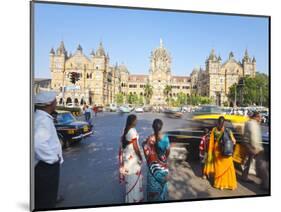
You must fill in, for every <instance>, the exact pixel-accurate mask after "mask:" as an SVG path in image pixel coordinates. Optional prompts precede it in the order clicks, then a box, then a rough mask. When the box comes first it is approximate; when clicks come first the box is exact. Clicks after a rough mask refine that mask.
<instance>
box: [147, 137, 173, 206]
mask: <svg viewBox="0 0 281 212" xmlns="http://www.w3.org/2000/svg"><path fill="white" fill-rule="evenodd" d="M143 148H144V153H145V156H146V161H147V165H148V173H147V200H148V201H163V200H167V199H168V182H167V179H166V177H167V175H168V173H169V170H168V164H167V157H168V154H169V148H170V144H169V138H168V136H166V135H164V136H163V138H162V139H161V140H160V141H158V142H157V143H156V141H155V138H154V136H150V137H149V138H148V139H147V140H146V141H145V142H144V144H143Z"/></svg>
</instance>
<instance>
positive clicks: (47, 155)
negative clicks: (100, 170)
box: [34, 91, 63, 209]
mask: <svg viewBox="0 0 281 212" xmlns="http://www.w3.org/2000/svg"><path fill="white" fill-rule="evenodd" d="M34 103H35V109H36V110H35V113H34V156H35V158H34V162H35V208H36V209H51V208H54V207H55V204H56V200H57V193H58V185H59V173H60V164H62V163H63V157H62V147H61V144H60V141H59V138H58V135H57V132H56V129H55V126H54V119H53V117H52V116H51V114H52V113H53V112H54V111H55V108H56V104H57V101H56V93H55V92H52V91H44V92H41V93H39V94H37V95H36V96H35V100H34Z"/></svg>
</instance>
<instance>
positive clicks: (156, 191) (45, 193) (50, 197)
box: [34, 91, 269, 209]
mask: <svg viewBox="0 0 281 212" xmlns="http://www.w3.org/2000/svg"><path fill="white" fill-rule="evenodd" d="M34 102H35V113H34V156H35V161H34V167H35V172H34V178H35V208H36V209H46V208H54V207H55V205H56V203H57V201H58V184H59V173H60V165H61V164H62V163H63V156H62V147H61V144H60V141H59V138H58V136H57V133H56V129H55V126H54V118H53V117H52V115H51V114H52V113H53V112H54V111H55V108H56V104H57V102H56V93H55V92H51V91H45V92H41V93H39V94H37V95H36V96H35V100H34ZM83 111H84V115H85V119H86V120H87V121H89V120H90V119H91V113H92V112H91V111H92V109H90V108H89V106H87V105H85V108H84V109H83ZM94 111H97V108H96V110H94ZM260 119H261V118H260V114H259V113H258V112H254V113H253V114H252V115H251V119H250V120H249V121H248V122H247V123H246V125H245V130H244V131H245V133H244V137H243V144H244V145H245V148H246V149H247V160H246V163H245V165H244V170H243V174H242V179H243V180H244V181H245V182H250V180H249V178H248V175H249V167H250V164H251V162H252V161H253V160H254V159H255V161H256V163H255V164H256V165H255V169H256V172H257V176H259V177H260V179H261V187H262V188H263V189H269V171H268V163H267V161H266V160H265V159H264V153H263V146H262V136H261V127H260ZM163 125H164V123H163V121H162V120H160V119H155V120H154V121H153V123H152V132H153V133H152V134H151V135H150V136H148V137H147V139H145V141H144V142H142V144H141V145H140V141H139V134H138V132H137V130H136V126H137V116H136V115H134V114H130V115H128V117H127V120H126V125H125V127H124V131H123V134H122V135H121V139H120V148H119V182H120V183H124V185H125V191H126V192H125V196H124V201H125V202H126V203H137V202H143V201H145V200H147V201H151V202H155V201H165V200H167V199H168V182H169V179H170V178H171V176H170V174H169V168H168V157H169V154H170V141H169V137H168V135H167V134H165V133H163V132H162V128H163ZM235 143H236V139H235V137H234V135H233V133H232V131H231V130H230V129H228V128H227V127H225V119H224V117H223V116H221V117H219V119H218V121H217V126H214V127H213V129H212V130H211V131H210V132H209V131H208V130H206V131H205V133H204V136H203V137H202V140H201V143H200V147H199V148H200V158H201V163H202V177H203V178H205V179H206V178H207V179H208V180H210V182H211V183H212V185H213V187H214V188H217V189H230V190H234V189H236V188H237V178H236V172H235V168H234V163H233V157H232V154H233V149H234V145H235ZM144 167H147V183H146V186H144V183H143V171H142V170H143V168H144ZM145 191H146V192H145ZM145 194H147V196H146V197H145V196H144V195H145Z"/></svg>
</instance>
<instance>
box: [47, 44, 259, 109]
mask: <svg viewBox="0 0 281 212" xmlns="http://www.w3.org/2000/svg"><path fill="white" fill-rule="evenodd" d="M171 63H172V59H171V55H170V53H169V52H168V50H167V49H166V48H165V47H164V45H163V42H162V40H161V39H160V46H159V47H157V48H155V49H154V50H153V51H152V52H151V55H150V67H148V70H147V72H148V74H146V75H135V74H130V72H129V70H128V69H127V68H126V66H125V64H120V65H118V64H117V63H116V64H115V65H111V63H110V57H109V55H108V53H106V51H105V50H104V47H103V45H102V43H100V44H99V46H98V48H97V50H96V51H93V50H92V51H91V52H90V54H89V56H86V55H85V54H84V52H83V49H82V47H81V46H80V45H78V47H77V49H76V51H75V53H74V54H73V55H72V54H70V53H68V52H67V51H66V48H65V46H64V43H63V42H61V43H60V45H59V47H58V48H57V49H56V51H55V50H54V49H53V48H52V49H51V51H50V70H51V88H52V89H54V90H57V91H58V92H59V95H58V97H57V98H58V102H59V103H60V104H63V103H78V104H83V103H84V102H85V103H87V104H96V105H106V104H109V103H115V102H116V96H117V95H118V94H119V95H120V94H122V95H124V96H128V95H130V94H131V95H133V94H135V95H138V96H139V97H140V96H146V97H147V93H146V92H147V90H146V88H147V87H150V91H151V92H150V97H149V104H151V105H166V104H167V102H166V99H167V96H166V95H165V88H166V89H167V86H168V87H169V93H168V95H169V96H170V97H171V98H176V96H177V95H178V94H179V93H181V94H184V95H187V96H188V95H201V96H207V97H210V98H211V99H213V101H214V103H216V104H218V105H221V104H222V103H223V102H227V101H228V98H227V95H228V92H229V88H230V86H232V85H233V84H234V83H237V82H238V81H239V79H240V78H241V77H244V76H252V77H253V76H255V72H256V60H255V58H250V56H249V55H248V52H247V50H246V51H245V55H244V57H243V59H242V62H240V61H237V60H235V58H234V55H233V53H232V52H231V53H230V54H229V58H228V60H226V61H225V62H222V60H221V57H220V56H217V55H216V54H215V51H214V50H212V51H211V53H210V55H209V57H208V58H207V59H206V63H205V64H206V66H205V70H203V69H202V68H200V69H194V70H193V71H192V73H191V75H190V76H174V75H172V70H171ZM72 73H77V75H78V76H79V79H78V80H77V81H76V82H75V84H73V82H71V75H72ZM144 73H145V71H144ZM146 103H147V102H146Z"/></svg>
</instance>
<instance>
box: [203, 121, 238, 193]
mask: <svg viewBox="0 0 281 212" xmlns="http://www.w3.org/2000/svg"><path fill="white" fill-rule="evenodd" d="M224 121H225V119H224V117H223V116H221V117H219V119H218V126H217V127H214V128H213V129H212V132H211V135H210V141H209V149H208V156H207V161H206V164H205V168H204V174H205V175H206V176H208V177H210V176H211V175H212V176H213V177H214V184H213V186H214V187H215V188H218V189H221V190H223V189H231V190H234V189H236V188H237V180H236V173H235V169H234V164H233V159H232V156H224V155H222V153H221V149H220V141H221V139H222V136H223V133H224V131H225V126H224ZM228 133H229V134H230V135H229V136H230V138H231V140H232V142H233V143H234V144H235V143H236V140H235V138H234V136H233V134H232V132H231V131H230V130H229V129H228Z"/></svg>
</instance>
